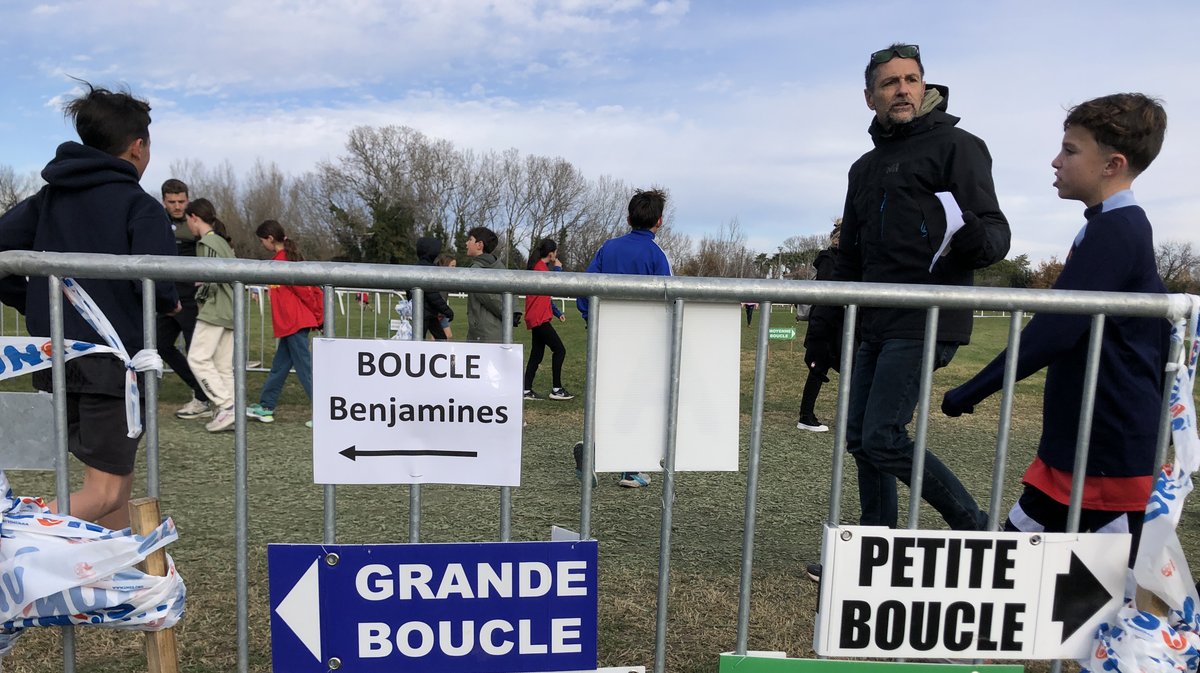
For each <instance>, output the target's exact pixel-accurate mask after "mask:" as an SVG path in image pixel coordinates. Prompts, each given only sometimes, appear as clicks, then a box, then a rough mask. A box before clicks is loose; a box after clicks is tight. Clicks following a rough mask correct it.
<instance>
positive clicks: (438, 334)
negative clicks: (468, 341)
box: [417, 236, 454, 341]
mask: <svg viewBox="0 0 1200 673" xmlns="http://www.w3.org/2000/svg"><path fill="white" fill-rule="evenodd" d="M441 251H442V242H441V241H440V240H438V239H436V238H433V237H432V236H422V237H421V238H419V239H417V265H418V266H434V265H435V264H436V262H437V259H438V256H439V254H438V253H440V252H441ZM424 290H425V308H424V312H423V313H422V315H423V316H424V320H423V322H424V323H425V335H429V336H432V337H433V338H434V339H435V340H437V341H445V340H447V339H449V338H450V335H449V334H447V333H446V328H445V327H443V325H442V320H441V319H442V318H445V320H446V326H449V325H450V321H452V320H454V309H452V308H450V304H448V303H446V299H445V297H443V296H442V293H441V292H439V291H437V290H434V289H432V288H424ZM439 316H440V318H439ZM422 336H424V335H422Z"/></svg>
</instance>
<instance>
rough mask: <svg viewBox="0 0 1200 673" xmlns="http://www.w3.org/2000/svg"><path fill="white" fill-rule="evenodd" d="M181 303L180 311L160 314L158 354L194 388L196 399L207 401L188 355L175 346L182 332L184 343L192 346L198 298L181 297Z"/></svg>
mask: <svg viewBox="0 0 1200 673" xmlns="http://www.w3.org/2000/svg"><path fill="white" fill-rule="evenodd" d="M179 305H180V306H181V307H182V308H181V309H180V310H179V313H176V314H175V315H170V316H168V315H160V316H158V334H157V336H158V344H157V348H158V354H159V355H161V356H162V359H163V362H165V363H167V366H168V367H170V368H171V369H172V370H174V371H175V373H176V374H178V375H179V378H181V379H183V382H184V383H185V384H186V385H187V387H189V388H191V389H192V395H194V396H195V397H196V399H198V400H202V401H205V402H207V401H208V395H205V394H204V388H202V387H201V386H200V383H199V382H198V381H196V377H195V376H194V375H193V374H192V368H191V367H189V366H188V361H187V355H184V354H183V353H181V352H180V351H179V349H178V348H176V347H175V341H176V340H177V339H179V335H180V334H182V335H183V343H184V345H185V346H186V347H187V348H189V349H190V348H191V347H192V332H193V331H195V329H196V314H197V313H199V311H200V309H199V308H198V307H197V306H196V300H195V299H193V298H191V297H187V298H184V297H180V298H179Z"/></svg>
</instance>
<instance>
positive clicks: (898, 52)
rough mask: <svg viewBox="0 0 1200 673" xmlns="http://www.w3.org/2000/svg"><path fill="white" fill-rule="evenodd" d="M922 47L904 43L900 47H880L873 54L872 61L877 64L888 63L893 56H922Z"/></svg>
mask: <svg viewBox="0 0 1200 673" xmlns="http://www.w3.org/2000/svg"><path fill="white" fill-rule="evenodd" d="M920 57H921V48H920V47H919V46H917V45H915V44H902V45H900V46H898V47H888V48H887V49H880V50H879V51H877V52H875V53H874V54H871V62H872V63H875V64H882V63H887V62H888V61H890V60H892V59H893V58H920Z"/></svg>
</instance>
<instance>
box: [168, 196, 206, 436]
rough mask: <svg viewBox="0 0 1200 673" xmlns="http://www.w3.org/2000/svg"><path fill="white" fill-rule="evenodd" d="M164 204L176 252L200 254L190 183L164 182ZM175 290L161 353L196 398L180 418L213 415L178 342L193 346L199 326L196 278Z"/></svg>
mask: <svg viewBox="0 0 1200 673" xmlns="http://www.w3.org/2000/svg"><path fill="white" fill-rule="evenodd" d="M162 204H163V209H165V210H166V211H167V219H168V220H170V224H171V235H172V236H173V237H174V238H175V254H177V255H179V256H180V257H195V256H196V237H195V236H193V235H192V232H191V230H189V229H188V226H187V220H186V219H185V218H184V214H183V211H184V209H185V208H187V205H188V187H187V185H186V184H184V182H183V181H182V180H176V179H175V178H171V179H170V180H167V181H166V182H164V183H163V184H162ZM175 291H176V292H178V293H179V305H180V306H181V307H182V308H180V310H179V312H178V313H176V314H175V315H161V316H159V317H158V329H157V336H158V354H159V355H160V356H162V359H163V362H165V363H166V365H167V366H168V367H170V368H171V369H172V371H174V372H175V374H176V375H178V376H179V378H180V379H181V380H182V381H183V382H184V384H185V385H187V387H188V388H191V390H192V399H191V400H190V401H189V402H188V403H187V404H185V405H183V407H181V408H180V409H178V410H176V411H175V416H176V417H178V418H184V419H191V418H202V417H206V416H212V406H211V405H210V404H209V403H208V396H207V395H205V394H204V387H203V386H201V385H200V382H199V381H197V380H196V377H195V376H194V375H193V374H192V368H191V367H189V366H188V361H187V356H186V355H184V354H183V353H181V352H179V349H178V348H176V347H175V343H176V342H177V341H178V340H179V337H180V336H182V337H183V344H184V346H185V347H186V348H191V347H192V332H193V331H194V330H195V329H196V312H197V310H198V309H197V307H196V284H195V283H193V282H190V281H189V282H178V283H175Z"/></svg>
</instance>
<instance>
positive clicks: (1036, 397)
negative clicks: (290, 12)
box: [3, 302, 1197, 673]
mask: <svg viewBox="0 0 1200 673" xmlns="http://www.w3.org/2000/svg"><path fill="white" fill-rule="evenodd" d="M458 304H459V305H456V306H455V309H456V311H457V310H458V309H459V308H462V310H463V313H462V314H460V315H461V316H462V318H461V319H460V320H459V321H457V322H456V323H455V325H454V327H455V329H456V334H455V336H456V337H457V338H459V339H461V338H463V336H464V335H465V315H466V313H465V306H461V304H462V302H458ZM351 306H352V307H355V308H353V309H351V320H350V330H349V334H350V335H351V336H358V328H359V325H360V324H361V323H360V321H359V317H358V316H357V307H356V305H354V304H353V303H351ZM252 315H255V316H256V315H257V309H254V313H253V314H252ZM364 317H365V319H366V321H367V323H366V324H362V327H363V329H364V333H365V335H367V336H369V335H370V334H371V331H372V329H373V325H374V324H375V323H374V321H375V318H374V316H373V314H364ZM389 317H390V316H383V318H382V324H383V325H384V326H385V328H386V323H387V318H389ZM761 317H762V314H761V312H759V313H756V314H755V320H754V327H753V328H750V329H744V330H743V351H742V392H743V397H742V399H743V405H742V408H743V432H742V447H743V450H742V470H741V471H739V472H737V473H684V474H680V475H679V476H678V479H677V493H676V503H675V508H674V529H673V532H672V534H673V547H672V571H671V572H672V575H671V595H670V596H671V597H670V603H669V605H670V609H669V627H668V661H667V670H669V671H673V672H689V673H691V672H696V673H699V672H713V671H716V670H717V653H719V652H721V651H728V650H732V649H733V648H734V646H735V638H736V625H737V624H736V618H737V586H738V578H739V572H740V556H741V542H742V529H743V512H744V508H745V497H746V474H745V464H746V447H747V446H748V443H749V434H750V433H749V427H750V418H749V413H748V412H749V409H750V402H751V393H750V391H751V382H752V380H753V373H754V372H753V367H754V351H753V348H754V344H755V340H756V329H757V327H758V321H759V319H760V318H761ZM343 321H344V318H342V317H340V316H339V318H338V327H337V329H338V330H339V334H342V333H344V332H345V328H344V322H343ZM268 322H269V321H268ZM772 322H773V324H775V325H777V326H790V325H793V324H795V323H794V322H793V319H792V315H791V314H790V313H788V312H785V311H777V312H776V313H775V314H774V315H773V316H772ZM250 324H251V326H252V330H257V329H258V327H257V326H258V324H259V323H258V320H257V317H255V318H254V319H252V320H251V321H250ZM268 329H269V327H268ZM556 329H558V330H559V333H560V334H561V335H562V337H563V340H564V342H565V343H566V345H567V348H568V349H569V353H568V356H567V362H566V367H565V371H564V377H565V385H566V386H567V387H568V388H570V389H571V390H572V391H573V392H576V393H581V392H582V390H583V387H584V382H583V373H584V353H585V332H584V330H583V324H582V321H581V320H580V319H579V317H578V313H577V312H576V311H574V309H573V308H571V309H570V310H568V321H567V322H566V323H556ZM1007 329H1008V321H1007V320H1006V319H998V318H985V319H978V320H976V325H975V340H974V342H973V343H972V344H971V345H970V346H968V347H965V348H963V349H961V350H960V351H959V353H958V355H957V357H956V358H955V360H954V362H953V363H952V364H951V365H950V366H949V367H947V368H945V369H943V370H941V371H939V372H938V373H937V375H936V377H935V382H934V400H935V408H936V403H937V402H940V399H941V394H942V392H943V391H944V390H946V389H947V388H949V387H951V386H953V385H955V384H956V383H957V382H960V381H962V380H964V379H965V378H967V377H968V376H969V375H971V374H973V373H974V372H975V371H976V370H978V368H980V367H981V366H982V365H984V364H985V363H986V362H987V361H989V360H990V359H991V358H992V357H993V356H994V355H995V354H996V353H997V352H998V351H999V350H1001V349H1002V347H1003V344H1004V342H1005V338H1006V334H1007ZM9 333H11V331H10V332H9ZM800 333H801V334H800V336H802V334H803V330H802V329H801V330H800ZM528 334H529V333H528V332H527V331H526V330H525V329H524V327H523V326H522V327H521V328H519V329H517V330H515V336H516V338H517V339H519V340H521V341H524V342H525V343H528ZM250 343H251V345H252V346H251V347H252V348H254V344H256V343H257V337H256V336H255V335H254V334H253V333H252V335H251V339H250ZM267 344H268V349H270V347H271V344H270V340H269V339H267ZM267 355H268V356H267V358H266V362H267V363H269V352H268V354H267ZM802 355H803V349H802V346H801V342H800V340H799V339H797V341H796V342H795V343H794V344H790V343H788V342H779V341H772V342H771V352H770V356H769V360H768V361H769V372H768V376H767V396H766V403H765V412H764V418H763V421H764V426H763V444H762V467H761V472H760V475H761V476H760V491H759V498H758V504H757V508H758V510H757V539H756V544H755V564H754V575H753V578H754V580H753V601H752V615H751V630H750V649H755V650H783V651H786V652H787V653H788V654H789V655H790V656H813V653H812V650H811V644H812V635H813V624H812V618H813V613H814V610H815V606H816V600H817V599H816V585H815V584H813V583H811V582H810V581H809V580H808V579H807V578H806V577H805V575H804V572H803V568H804V565H805V564H806V563H809V562H812V561H815V560H818V559H819V556H820V537H819V536H820V529H821V524H822V522H823V520H824V518H825V516H826V513H827V511H828V497H829V486H830V463H831V450H832V444H833V436H832V433H823V434H812V433H805V432H800V431H798V430H796V429H795V425H794V424H795V416H796V408H797V404H798V401H799V396H800V389H801V387H802V386H803V383H804V372H803V363H802ZM251 359H257V357H256V355H252V356H251ZM548 370H549V357H547V358H546V362H545V363H544V364H543V368H542V370H541V372H539V376H538V386H539V390H540V391H541V392H542V393H543V394H545V393H546V392H547V391H548V390H549V380H550V373H549V371H548ZM264 377H265V374H262V373H251V374H250V377H249V384H250V386H249V387H250V391H249V395H250V401H251V402H253V401H257V393H258V390H259V388H260V387H261V385H262V382H263V380H264ZM1041 381H1042V379H1041V377H1040V376H1038V377H1034V378H1031V379H1029V380H1027V381H1025V382H1023V383H1021V384H1020V386H1019V387H1018V397H1017V403H1016V405H1015V412H1014V420H1013V438H1012V445H1011V449H1010V455H1009V459H1008V465H1009V467H1008V470H1007V475H1006V480H1005V483H1006V485H1007V486H1006V489H1005V492H1004V493H1003V494H1002V495H1001V498H1002V511H1007V508H1008V507H1009V506H1011V504H1012V502H1013V500H1014V498H1015V496H1016V494H1017V492H1018V490H1019V481H1020V474H1021V472H1022V471H1023V469H1024V468H1025V466H1026V465H1027V464H1028V462H1029V461H1030V459H1031V458H1032V456H1033V452H1034V449H1035V447H1036V443H1037V436H1038V432H1039V429H1040V417H1041ZM836 383H837V379H836V378H834V380H833V382H832V383H831V384H829V385H827V386H825V388H824V389H823V391H822V398H821V400H820V402H819V403H818V407H817V412H818V415H819V416H820V417H821V418H822V419H823V420H826V421H827V422H831V421H832V411H833V408H834V402H835V400H834V396H835V394H836ZM27 385H28V384H27V383H26V382H23V381H17V382H11V381H10V382H7V383H6V384H4V387H3V389H5V390H26V389H27ZM631 394H633V391H631ZM187 395H188V393H187V391H186V390H185V388H184V387H183V385H182V384H181V383H180V382H179V380H178V378H177V377H175V376H174V375H168V376H167V377H166V378H165V379H164V386H163V389H162V393H161V404H160V414H161V418H162V422H161V435H160V436H161V466H162V467H161V469H162V487H161V488H162V494H163V511H164V512H165V513H167V514H169V515H171V516H173V517H174V518H175V520H176V522H177V524H178V527H179V531H180V540H179V542H177V543H176V544H174V545H172V546H171V547H170V548H169V549H168V551H169V552H170V553H171V554H172V555H173V556H174V558H175V561H176V563H177V564H178V568H179V570H180V572H181V573H182V575H183V577H184V579H185V580H186V582H187V585H188V612H187V616H186V617H185V619H184V621H183V622H182V624H181V626H179V627H178V629H177V630H178V635H179V642H180V651H181V663H182V670H184V671H189V672H197V673H199V672H204V673H209V672H211V673H217V672H221V673H224V672H226V671H230V670H234V668H235V665H236V661H237V659H236V650H235V647H234V643H235V626H234V614H235V613H234V609H235V596H234V569H235V560H234V553H233V548H234V547H233V545H234V530H233V474H232V472H233V435H232V433H223V434H218V435H210V434H209V433H207V432H205V431H204V429H203V427H202V424H201V423H200V422H198V421H180V420H177V419H175V418H174V416H173V415H172V412H173V411H174V409H175V408H177V407H178V406H179V405H181V404H182V403H183V402H184V401H186V399H187ZM998 406H999V402H998V399H993V400H989V401H988V402H987V403H985V404H984V405H982V408H981V409H979V411H978V413H976V414H975V415H973V416H967V417H963V418H959V419H947V418H945V417H943V416H942V415H941V414H940V413H937V414H935V415H934V418H933V419H932V422H931V424H930V446H931V448H932V449H933V450H934V451H935V452H936V453H937V454H938V455H939V456H940V457H941V458H942V459H943V460H944V461H945V462H946V463H947V464H948V465H950V466H951V468H952V469H954V470H955V472H956V473H957V474H958V475H960V477H961V478H962V480H963V482H964V483H965V484H966V486H967V488H968V490H970V491H971V492H972V493H973V494H974V495H975V496H976V497H977V499H979V501H980V505H981V506H983V507H985V508H986V506H987V503H988V498H989V496H988V489H989V488H990V483H991V479H992V474H991V473H992V461H993V455H994V447H995V435H996V423H997V408H998ZM308 416H309V409H308V400H307V398H305V397H304V394H303V392H302V391H301V390H300V387H299V385H298V384H297V383H296V382H295V380H294V379H292V380H290V381H289V383H288V385H287V387H286V388H285V391H284V397H283V399H282V400H281V403H280V406H279V408H278V410H277V416H276V417H277V421H276V422H275V423H273V424H271V425H265V424H261V423H252V424H251V425H250V427H249V487H250V508H251V514H250V516H251V521H250V538H249V539H250V566H249V569H250V596H249V600H250V622H251V623H250V639H251V654H250V661H251V670H254V671H268V670H270V651H271V650H270V647H271V644H270V633H269V607H268V592H267V566H266V547H267V544H268V543H271V542H303V543H315V542H320V540H321V521H322V518H321V517H322V515H321V506H322V490H321V487H319V486H316V485H314V484H313V483H312V467H311V431H309V430H307V429H306V428H305V427H304V425H303V422H304V421H305V420H306V419H307V418H308ZM526 419H527V420H528V422H529V426H528V427H527V428H526V430H525V450H524V458H523V462H524V466H523V476H522V486H521V487H520V488H518V489H514V491H513V539H515V540H543V539H548V537H549V531H550V527H551V525H553V524H559V525H563V526H567V527H570V528H578V522H579V496H580V492H579V484H578V482H577V481H576V480H575V478H574V476H573V469H572V467H573V466H572V463H571V458H570V451H569V448H570V446H571V445H572V444H573V443H574V442H575V441H576V440H577V439H578V438H579V437H580V436H581V434H582V430H583V399H582V395H580V396H579V397H577V398H576V399H575V400H572V401H569V402H552V401H544V402H537V403H531V404H529V405H527V407H526ZM78 465H79V464H78V463H77V462H73V463H72V468H73V470H74V474H73V477H76V478H78V472H79V470H78ZM9 476H10V479H11V480H12V482H13V486H14V490H15V492H16V493H17V494H19V495H47V496H50V495H53V475H51V474H45V473H30V472H14V473H11V474H10V475H9ZM138 483H139V484H141V485H144V483H145V482H144V480H143V478H142V473H141V472H139V482H138ZM844 485H845V489H846V490H845V493H846V494H847V495H848V497H847V498H846V499H845V502H844V503H843V507H842V518H843V521H845V522H853V521H856V520H857V498H856V496H855V495H854V494H855V493H856V491H855V487H854V482H853V473H852V471H851V472H850V473H849V474H847V475H846V477H845V479H844ZM139 490H141V489H140V488H139V489H135V494H136V491H139ZM422 492H423V494H424V503H423V508H422V528H421V532H422V540H423V541H427V542H452V541H486V540H494V539H496V538H497V537H498V534H499V489H493V488H478V487H457V486H426V487H425V488H424V489H423V490H422ZM594 493H595V495H594V501H593V503H594V509H593V520H592V521H593V523H592V533H593V535H594V537H595V538H596V539H598V540H599V541H600V640H599V642H600V663H601V665H602V666H604V665H607V666H617V665H623V664H640V665H646V666H650V665H651V664H652V663H653V652H654V617H655V592H656V586H657V573H658V540H659V521H660V506H661V501H660V498H661V494H662V491H661V482H660V480H659V479H658V477H657V476H656V477H655V481H654V483H653V484H652V485H651V486H650V487H649V488H645V489H640V490H629V489H621V488H619V487H617V485H616V481H615V477H614V476H613V475H601V482H600V486H599V487H598V488H597V489H596V490H595V491H594ZM901 500H902V501H901V511H902V512H904V511H906V507H907V504H906V502H904V492H903V489H902V495H901ZM408 502H409V500H408V489H407V488H406V487H402V486H392V487H340V488H339V489H338V498H337V507H338V511H337V526H338V528H337V530H338V536H337V537H338V542H339V543H384V542H403V541H407V539H408V529H407V522H408ZM1194 503H1195V499H1193V504H1191V505H1190V506H1189V508H1188V509H1189V512H1192V511H1194V510H1195V505H1194ZM1196 521H1197V519H1196V518H1195V517H1194V516H1187V517H1185V518H1184V521H1183V523H1182V524H1181V537H1182V538H1183V540H1184V548H1185V549H1188V550H1190V549H1195V548H1196V547H1197V544H1196V542H1197V524H1196ZM921 525H922V526H923V527H932V528H936V527H941V526H942V522H941V519H940V517H938V516H937V514H936V513H935V512H933V511H932V510H930V509H929V508H928V507H924V508H923V510H922V520H921ZM76 631H77V633H78V636H77V641H78V656H77V661H78V670H80V671H100V672H108V673H116V672H124V671H139V670H144V666H145V664H144V659H143V656H142V653H141V636H140V635H136V634H129V633H120V632H112V631H108V630H103V629H95V628H79V629H77V630H76ZM60 659H61V644H60V636H59V635H58V632H57V631H56V630H46V631H42V630H37V631H35V632H34V633H30V634H28V635H26V636H24V637H23V638H22V640H21V641H20V642H19V643H18V644H17V646H16V648H15V651H14V653H13V654H12V655H11V656H10V657H8V658H7V659H6V660H4V662H3V664H4V670H5V671H8V672H9V673H12V672H26V671H39V672H40V671H54V670H61V663H60ZM1073 666H1074V665H1073V664H1069V665H1068V666H1067V667H1066V670H1073ZM1029 670H1038V671H1044V670H1048V667H1047V665H1046V664H1045V663H1042V662H1035V663H1031V664H1030V666H1029Z"/></svg>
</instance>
